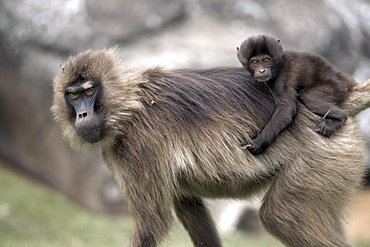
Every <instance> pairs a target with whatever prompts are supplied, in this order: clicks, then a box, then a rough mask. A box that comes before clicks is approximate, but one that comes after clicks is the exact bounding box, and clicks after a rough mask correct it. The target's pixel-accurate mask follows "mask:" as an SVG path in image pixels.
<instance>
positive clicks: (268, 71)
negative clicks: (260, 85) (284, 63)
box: [237, 35, 283, 82]
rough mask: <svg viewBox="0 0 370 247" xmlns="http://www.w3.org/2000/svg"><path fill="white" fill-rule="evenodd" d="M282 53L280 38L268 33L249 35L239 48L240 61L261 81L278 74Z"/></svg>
mask: <svg viewBox="0 0 370 247" xmlns="http://www.w3.org/2000/svg"><path fill="white" fill-rule="evenodd" d="M282 53H283V46H282V45H281V42H280V40H279V39H275V38H273V37H270V36H266V35H259V36H253V37H249V38H248V39H246V40H245V41H243V43H242V44H241V45H240V48H239V47H238V48H237V56H238V59H239V61H240V63H241V64H242V65H243V66H244V68H246V69H247V70H248V71H249V72H250V73H251V75H252V76H253V77H254V78H255V79H256V80H257V81H259V82H266V81H268V80H270V79H271V77H274V76H275V75H276V70H277V66H278V64H279V62H280V60H281V55H282Z"/></svg>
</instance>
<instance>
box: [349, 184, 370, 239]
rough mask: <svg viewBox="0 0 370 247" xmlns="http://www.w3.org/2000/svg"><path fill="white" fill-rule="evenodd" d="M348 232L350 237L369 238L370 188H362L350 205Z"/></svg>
mask: <svg viewBox="0 0 370 247" xmlns="http://www.w3.org/2000/svg"><path fill="white" fill-rule="evenodd" d="M349 232H350V237H351V238H352V239H369V240H370V188H368V189H365V190H363V191H362V192H361V194H360V196H359V197H358V198H357V200H356V202H355V203H354V205H353V206H352V209H351V211H350V220H349Z"/></svg>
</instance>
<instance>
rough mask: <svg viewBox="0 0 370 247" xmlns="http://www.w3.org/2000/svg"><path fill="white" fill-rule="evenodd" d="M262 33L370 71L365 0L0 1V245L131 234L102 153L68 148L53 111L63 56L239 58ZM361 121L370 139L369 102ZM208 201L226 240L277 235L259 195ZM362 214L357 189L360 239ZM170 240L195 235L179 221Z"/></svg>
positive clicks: (365, 204) (210, 62) (369, 234)
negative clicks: (266, 229) (265, 222)
mask: <svg viewBox="0 0 370 247" xmlns="http://www.w3.org/2000/svg"><path fill="white" fill-rule="evenodd" d="M258 34H269V35H273V36H275V37H277V38H280V39H281V40H282V43H283V45H284V48H285V49H286V50H296V51H307V52H314V53H317V54H320V55H323V56H324V57H326V58H327V59H328V60H329V61H330V62H332V63H333V64H335V65H336V66H337V67H338V68H339V69H340V70H342V71H345V72H347V73H349V74H350V75H352V76H353V77H354V78H355V80H356V81H357V82H359V83H360V82H363V81H365V80H367V79H369V78H370V0H352V1H347V0H311V1H303V0H300V1H294V0H280V1H274V0H260V1H257V0H255V1H253V0H203V1H202V0H104V1H98V0H0V245H1V246H50V244H53V246H66V245H68V246H110V245H113V246H122V245H124V244H125V243H127V240H128V236H129V233H130V227H131V221H130V218H129V217H128V216H127V215H128V212H127V208H126V206H125V204H124V202H123V201H122V199H121V197H120V194H119V191H118V189H117V187H116V184H115V182H114V181H113V179H112V177H111V176H110V174H109V172H108V171H107V169H106V167H105V166H104V164H103V163H102V161H101V158H100V156H99V154H98V153H96V154H80V153H77V152H75V151H73V150H71V148H70V147H69V145H68V144H67V143H66V142H65V141H64V140H63V139H62V136H61V132H60V130H59V127H58V126H57V125H56V124H55V123H54V122H53V120H52V116H51V113H50V106H51V102H52V80H53V77H54V75H55V74H56V72H57V71H58V70H59V68H60V65H61V64H63V62H64V61H65V60H66V58H67V57H68V56H69V55H72V54H76V53H77V52H80V51H83V50H86V49H91V48H93V49H95V48H106V47H111V46H115V45H119V46H120V47H121V48H122V49H121V51H122V58H123V59H124V61H125V63H126V64H127V65H128V66H130V67H139V68H142V67H148V68H149V67H154V66H158V65H160V66H164V67H167V68H170V69H171V68H183V67H194V68H202V67H214V66H240V64H239V63H238V60H237V58H236V47H237V46H239V45H240V43H241V42H242V41H243V40H244V39H245V38H247V37H248V36H251V35H258ZM358 120H359V125H360V128H361V131H362V133H363V135H364V137H365V138H367V140H370V125H369V124H370V111H365V112H363V113H362V114H361V115H360V116H359V118H358ZM369 148H370V145H368V149H369ZM348 165H351V164H348ZM366 166H367V167H368V168H369V167H370V159H369V158H368V157H366ZM209 204H210V207H211V208H212V212H213V214H214V215H215V218H216V220H217V223H218V225H219V227H220V229H221V232H222V236H223V239H224V243H225V246H281V245H279V244H278V243H277V241H275V240H274V239H272V238H270V237H268V236H267V235H266V234H265V233H263V231H262V230H261V228H260V225H259V223H258V221H257V218H256V217H257V216H256V215H257V210H258V205H259V203H258V202H255V203H252V204H247V203H240V202H239V203H230V202H216V203H215V202H209ZM369 225H370V193H369V192H368V191H367V190H366V189H364V191H363V192H362V193H361V196H360V198H359V199H358V200H357V201H356V203H355V206H354V208H353V210H352V211H351V215H350V220H349V228H350V233H351V238H353V239H354V241H355V242H356V244H357V246H370V228H369ZM169 239H170V240H168V242H166V243H165V244H164V246H172V245H173V244H176V246H191V245H190V240H189V239H188V237H187V236H186V234H185V233H184V231H183V229H182V228H181V227H176V229H175V233H173V234H172V235H171V236H170V238H169Z"/></svg>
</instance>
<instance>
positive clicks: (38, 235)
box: [0, 167, 368, 247]
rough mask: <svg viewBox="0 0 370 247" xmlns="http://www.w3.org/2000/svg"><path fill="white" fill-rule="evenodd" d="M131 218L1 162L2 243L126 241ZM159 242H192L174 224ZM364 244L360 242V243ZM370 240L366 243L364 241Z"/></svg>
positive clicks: (16, 246)
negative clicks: (79, 201) (100, 209)
mask: <svg viewBox="0 0 370 247" xmlns="http://www.w3.org/2000/svg"><path fill="white" fill-rule="evenodd" d="M131 226H132V221H131V219H130V218H126V217H122V216H119V217H114V216H104V215H96V214H93V213H90V212H88V211H86V210H85V209H84V208H83V207H81V206H79V205H76V204H74V203H73V202H71V201H70V200H69V199H67V198H65V197H64V196H62V195H60V194H58V193H55V192H54V191H52V190H50V189H48V188H45V187H42V186H40V185H38V184H35V183H34V182H32V181H29V180H28V179H23V178H21V177H19V176H17V175H15V174H13V173H11V172H9V171H7V170H4V169H2V168H1V167H0V246H2V247H44V246H45V247H46V246H48V247H49V246H53V247H59V246H63V247H65V246H70V247H74V246H89V247H94V246H104V247H105V246H126V245H127V242H128V239H129V236H130V232H131ZM222 239H223V243H224V246H230V247H238V246H246V247H248V246H250V247H252V246H253V247H275V246H276V247H278V246H280V247H281V246H282V245H281V244H279V243H278V242H277V241H275V240H274V239H272V238H270V237H268V236H260V237H256V236H248V235H246V234H245V233H237V234H233V235H232V236H227V237H226V236H223V237H222ZM161 246H178V247H185V246H192V244H191V242H190V239H189V237H188V236H187V234H186V232H185V230H184V229H183V228H182V226H180V225H179V224H176V225H175V227H174V229H173V231H171V234H170V236H169V237H168V238H167V239H166V241H165V242H164V243H163V244H162V245H161ZM359 246H360V245H359ZM361 246H368V245H361Z"/></svg>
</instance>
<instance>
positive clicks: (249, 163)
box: [52, 49, 363, 247]
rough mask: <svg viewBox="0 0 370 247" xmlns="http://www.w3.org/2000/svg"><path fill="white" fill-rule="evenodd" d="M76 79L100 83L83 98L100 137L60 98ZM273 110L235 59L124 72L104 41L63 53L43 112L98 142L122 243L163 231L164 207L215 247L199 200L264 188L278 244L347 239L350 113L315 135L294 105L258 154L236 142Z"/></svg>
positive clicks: (267, 217)
mask: <svg viewBox="0 0 370 247" xmlns="http://www.w3.org/2000/svg"><path fill="white" fill-rule="evenodd" d="M85 81H90V82H95V83H98V84H93V85H99V88H100V90H99V92H100V96H99V104H98V105H94V106H93V107H94V109H95V111H96V113H97V114H96V116H100V119H99V120H98V121H99V123H101V122H100V121H102V120H103V123H104V124H103V128H95V129H92V130H91V129H89V130H88V131H93V132H94V131H97V132H98V133H97V135H94V136H97V137H99V138H92V139H89V138H85V137H86V136H85V135H84V134H83V135H81V136H79V135H78V134H76V131H75V121H76V119H75V118H76V117H75V116H76V114H75V112H74V109H73V107H71V106H70V105H68V103H67V101H66V97H67V96H66V88H68V87H70V86H71V85H74V86H73V88H77V89H78V88H79V85H85V84H81V83H84V82H85ZM78 90H80V89H78ZM81 90H82V89H81ZM79 92H81V94H82V93H83V91H79ZM73 98H74V97H73ZM353 109H354V107H352V111H353V112H354V113H355V112H356V111H355V110H353ZM274 110H275V104H274V100H273V98H272V96H271V95H270V94H269V93H268V89H267V88H266V86H265V85H264V84H261V83H257V82H255V81H254V80H252V79H251V78H250V77H249V76H248V75H247V73H245V71H244V70H243V68H214V69H203V70H194V69H193V70H191V69H189V70H185V69H184V70H172V71H169V70H163V69H160V68H155V69H147V70H133V69H127V68H125V67H124V66H122V65H121V63H120V60H119V58H118V55H117V51H116V50H114V49H111V50H98V51H86V52H83V53H81V54H78V55H77V56H74V57H71V58H69V60H68V61H67V63H66V64H65V65H63V69H62V70H61V71H60V72H59V73H58V74H57V76H56V77H55V80H54V103H53V106H52V112H53V114H54V116H55V119H56V120H57V121H58V122H59V123H60V124H61V127H62V130H63V133H64V136H65V138H66V139H67V140H68V141H70V142H71V144H72V146H74V147H75V148H79V149H89V150H91V149H99V150H101V152H102V156H103V159H104V161H105V162H106V164H107V166H108V168H109V169H110V171H111V172H112V174H113V176H114V177H115V179H116V181H117V183H118V185H119V186H120V188H121V190H122V192H123V194H124V196H125V198H126V199H127V201H128V202H129V204H130V208H131V212H132V216H133V218H134V222H135V223H134V229H133V232H132V235H131V238H130V241H129V246H137V247H139V246H140V247H143V246H156V245H157V244H158V243H159V242H160V241H161V240H163V238H164V237H165V236H166V234H167V233H168V231H169V230H170V227H171V224H172V222H173V215H172V209H174V210H175V212H176V215H177V216H178V218H179V219H180V221H181V222H182V223H183V225H184V227H185V228H186V230H187V231H188V233H189V235H190V237H191V239H192V241H193V243H194V245H195V246H212V247H215V246H221V243H220V240H219V237H218V234H217V231H216V229H215V226H214V223H213V221H212V219H211V217H210V215H209V213H208V212H207V209H206V208H205V206H204V204H203V202H202V198H203V197H207V198H238V199H245V198H248V197H250V196H253V195H255V194H256V193H266V194H265V196H264V199H263V205H262V207H261V210H260V218H261V220H262V223H263V224H264V226H265V228H266V229H267V231H269V232H270V233H271V234H272V235H273V236H275V237H276V238H278V239H279V240H280V241H282V242H283V243H284V244H286V245H287V246H295V247H296V246H305V247H308V246H333V247H334V246H351V244H350V243H349V242H348V239H347V236H346V234H345V230H344V227H343V220H344V216H345V210H346V208H347V206H348V205H349V203H350V201H351V200H352V198H353V196H354V195H355V194H356V191H357V189H358V188H359V186H360V183H361V178H362V175H363V165H362V151H363V150H362V147H363V146H362V144H363V142H362V140H361V139H360V138H359V136H358V131H357V127H356V124H355V123H354V122H353V120H352V118H349V119H348V121H347V122H346V124H345V125H344V126H343V127H342V128H341V129H340V130H338V133H337V135H335V136H332V137H331V138H323V137H322V136H321V135H319V134H317V132H316V131H315V130H314V129H315V128H316V126H317V124H318V122H319V121H320V119H319V117H318V116H317V115H315V114H313V113H311V112H310V111H308V110H307V109H306V108H305V107H302V106H301V105H300V104H298V114H297V116H296V118H295V119H294V121H293V123H292V124H291V125H290V127H289V128H287V129H286V130H285V131H283V132H282V133H281V134H280V135H279V137H278V138H277V139H276V141H275V142H274V143H273V144H272V145H271V147H270V148H269V149H268V150H267V151H266V152H265V153H263V154H261V155H259V156H253V155H251V154H250V153H249V152H248V151H245V150H242V149H241V148H240V142H241V141H250V138H251V136H254V135H256V134H257V132H258V131H260V126H264V125H265V124H266V123H267V121H268V120H269V119H270V118H271V115H272V114H273V112H274ZM348 111H351V106H349V107H348ZM92 119H94V118H92ZM91 121H92V124H93V122H94V121H95V120H91ZM99 126H100V125H99ZM79 128H81V126H79ZM246 128H247V131H246ZM84 133H85V132H84ZM84 138H85V139H87V140H89V141H91V142H92V143H89V142H87V141H84ZM101 138H102V139H101ZM266 190H267V192H265V191H266Z"/></svg>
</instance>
